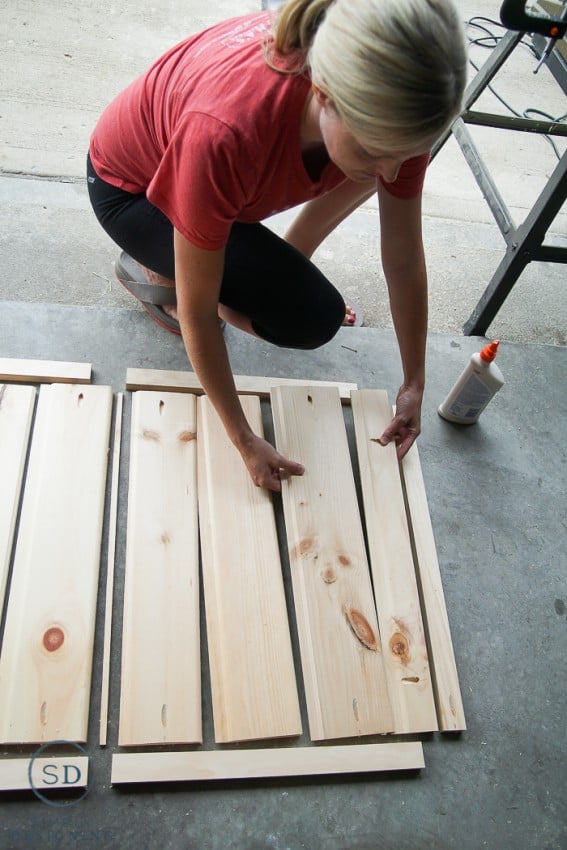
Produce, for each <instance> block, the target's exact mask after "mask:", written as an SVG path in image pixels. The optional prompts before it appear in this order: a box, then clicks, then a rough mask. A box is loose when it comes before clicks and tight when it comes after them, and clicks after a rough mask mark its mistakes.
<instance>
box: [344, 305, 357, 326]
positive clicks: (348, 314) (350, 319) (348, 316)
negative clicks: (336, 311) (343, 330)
mask: <svg viewBox="0 0 567 850" xmlns="http://www.w3.org/2000/svg"><path fill="white" fill-rule="evenodd" d="M355 322H356V310H355V309H354V308H353V307H351V306H350V304H345V317H344V319H343V325H346V326H347V327H348V326H349V325H354V323H355Z"/></svg>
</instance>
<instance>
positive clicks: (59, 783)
mask: <svg viewBox="0 0 567 850" xmlns="http://www.w3.org/2000/svg"><path fill="white" fill-rule="evenodd" d="M30 761H32V759H27V758H15V759H6V758H4V759H0V791H29V790H31V789H32V788H36V789H37V790H38V791H51V790H53V789H54V788H67V789H69V788H86V786H87V783H88V780H89V759H88V756H49V757H47V756H38V758H34V759H33V764H32V768H31V777H30ZM30 779H31V782H30Z"/></svg>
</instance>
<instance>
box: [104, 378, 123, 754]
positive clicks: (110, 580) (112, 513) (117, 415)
mask: <svg viewBox="0 0 567 850" xmlns="http://www.w3.org/2000/svg"><path fill="white" fill-rule="evenodd" d="M123 403H124V394H123V393H117V395H116V405H115V411H114V447H113V451H112V479H111V485H110V506H109V517H108V557H107V561H106V597H105V603H104V644H103V650H102V687H101V696H100V727H99V743H100V746H101V747H105V746H106V739H107V727H108V697H109V685H110V644H111V639H112V605H113V600H114V561H115V558H116V521H117V518H118V483H119V480H120V444H121V441H122V408H123Z"/></svg>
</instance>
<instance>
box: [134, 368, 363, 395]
mask: <svg viewBox="0 0 567 850" xmlns="http://www.w3.org/2000/svg"><path fill="white" fill-rule="evenodd" d="M234 383H235V385H236V391H237V392H238V393H240V394H241V395H257V396H259V397H260V398H269V395H270V390H271V389H272V388H273V387H295V386H305V385H306V384H309V385H310V386H318V387H337V389H338V390H339V393H340V397H341V400H342V401H343V402H344V403H348V402H349V400H350V393H351V390H355V389H356V387H357V385H356V384H349V383H344V382H341V381H305V380H300V379H298V378H264V377H260V376H253V375H234ZM126 389H127V390H150V389H153V390H161V391H167V390H172V391H173V390H175V391H177V392H186V393H197V394H202V393H203V387H202V386H201V382H200V381H199V379H198V377H197V376H196V374H195V373H194V372H173V371H168V370H167V369H134V368H129V369H128V370H127V371H126Z"/></svg>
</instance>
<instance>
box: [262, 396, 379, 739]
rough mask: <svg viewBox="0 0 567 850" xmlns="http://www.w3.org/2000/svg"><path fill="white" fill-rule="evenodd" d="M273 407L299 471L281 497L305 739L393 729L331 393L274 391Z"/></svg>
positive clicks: (282, 445) (280, 439)
mask: <svg viewBox="0 0 567 850" xmlns="http://www.w3.org/2000/svg"><path fill="white" fill-rule="evenodd" d="M272 410H273V415H274V425H275V432H276V443H277V446H278V449H279V451H280V452H281V453H282V454H284V455H285V456H287V457H290V458H293V459H294V460H298V461H300V462H302V463H304V464H305V474H304V475H303V476H301V477H298V476H294V477H292V478H289V479H288V480H287V481H283V482H282V496H283V504H284V512H285V520H286V526H287V529H286V530H287V539H288V546H289V556H290V566H291V575H292V583H293V594H294V599H295V610H296V618H297V627H298V633H299V640H300V647H301V659H302V666H303V676H304V680H305V692H306V700H307V711H308V716H309V730H310V734H311V738H312V739H313V740H322V739H326V738H343V737H350V736H355V735H369V734H372V733H377V732H389V731H392V729H393V718H392V712H391V708H390V703H389V698H388V690H387V686H386V681H385V676H384V668H383V660H382V649H381V646H380V638H379V634H378V624H377V620H376V611H375V608H374V600H373V596H372V587H371V583H370V574H369V569H368V561H367V557H366V550H365V545H364V537H363V532H362V524H361V520H360V515H359V511H358V505H357V498H356V490H355V484H354V476H353V472H352V466H351V462H350V456H349V449H348V443H347V437H346V430H345V424H344V420H343V415H342V410H341V405H340V400H339V394H338V391H337V390H336V389H333V388H322V387H312V386H310V387H295V388H292V387H278V388H276V389H274V390H273V391H272Z"/></svg>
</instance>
